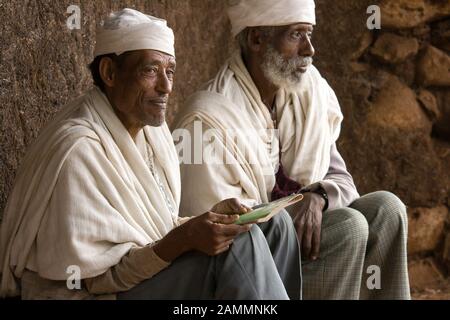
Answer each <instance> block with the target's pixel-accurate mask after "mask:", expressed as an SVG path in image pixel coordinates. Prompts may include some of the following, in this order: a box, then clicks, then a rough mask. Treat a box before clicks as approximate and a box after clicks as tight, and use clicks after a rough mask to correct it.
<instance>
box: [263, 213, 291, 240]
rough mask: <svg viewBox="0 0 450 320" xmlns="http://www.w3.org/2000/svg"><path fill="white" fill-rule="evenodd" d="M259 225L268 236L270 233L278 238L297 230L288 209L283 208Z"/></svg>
mask: <svg viewBox="0 0 450 320" xmlns="http://www.w3.org/2000/svg"><path fill="white" fill-rule="evenodd" d="M259 226H260V228H261V230H262V231H263V232H264V234H266V236H267V235H268V233H270V234H271V235H272V236H275V237H277V238H280V237H284V236H286V235H287V234H288V233H289V232H294V231H295V229H294V226H293V222H292V218H291V216H290V215H289V213H288V212H287V211H286V210H282V211H281V212H280V213H278V214H276V215H275V216H273V217H272V219H270V220H269V221H268V222H266V223H264V224H260V225H259Z"/></svg>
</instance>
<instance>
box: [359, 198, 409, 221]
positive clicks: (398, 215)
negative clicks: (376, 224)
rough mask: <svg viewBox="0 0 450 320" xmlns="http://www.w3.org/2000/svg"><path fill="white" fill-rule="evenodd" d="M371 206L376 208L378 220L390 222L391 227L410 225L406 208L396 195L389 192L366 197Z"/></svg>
mask: <svg viewBox="0 0 450 320" xmlns="http://www.w3.org/2000/svg"><path fill="white" fill-rule="evenodd" d="M364 197H365V198H366V197H367V199H368V201H369V202H370V203H371V205H374V206H376V209H377V210H376V212H377V218H379V219H382V220H383V221H386V222H389V223H390V224H391V225H392V224H396V225H404V226H405V227H406V226H407V224H408V216H407V211H406V206H405V204H404V203H403V202H402V200H400V198H399V197H397V196H396V195H395V194H393V193H392V192H389V191H376V192H372V193H369V194H367V195H365V196H364Z"/></svg>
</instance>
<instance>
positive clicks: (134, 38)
mask: <svg viewBox="0 0 450 320" xmlns="http://www.w3.org/2000/svg"><path fill="white" fill-rule="evenodd" d="M96 40H97V43H96V45H95V50H94V57H97V56H100V55H104V54H109V53H116V54H117V55H120V54H122V53H124V52H125V51H133V50H144V49H152V50H157V51H161V52H164V53H167V54H170V55H172V56H175V47H174V43H175V37H174V34H173V31H172V29H170V28H169V27H168V26H167V22H166V21H165V20H163V19H159V18H156V17H153V16H149V15H146V14H143V13H142V12H139V11H136V10H133V9H128V8H126V9H123V10H121V11H118V12H114V13H111V14H110V15H109V17H108V18H106V20H105V21H104V23H103V25H102V26H100V27H99V28H98V29H97V39H96Z"/></svg>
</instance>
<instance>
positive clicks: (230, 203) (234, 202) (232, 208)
mask: <svg viewBox="0 0 450 320" xmlns="http://www.w3.org/2000/svg"><path fill="white" fill-rule="evenodd" d="M211 211H212V212H215V213H221V214H244V213H247V212H249V211H251V208H249V207H247V206H246V205H244V204H242V203H241V202H240V201H239V200H238V199H236V198H230V199H226V200H222V201H220V202H219V203H217V204H216V205H214V207H212V209H211Z"/></svg>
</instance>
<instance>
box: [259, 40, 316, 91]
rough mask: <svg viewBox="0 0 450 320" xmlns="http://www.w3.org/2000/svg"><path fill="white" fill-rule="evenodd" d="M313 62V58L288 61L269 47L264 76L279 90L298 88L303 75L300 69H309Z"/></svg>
mask: <svg viewBox="0 0 450 320" xmlns="http://www.w3.org/2000/svg"><path fill="white" fill-rule="evenodd" d="M312 62H313V59H312V58H311V57H301V56H298V57H295V58H291V59H288V60H286V59H285V58H284V57H283V56H282V55H281V54H280V53H279V52H278V51H277V50H275V48H274V47H272V46H269V47H268V48H267V51H266V53H265V54H264V61H263V63H262V65H261V67H262V70H263V72H264V75H265V76H266V77H267V79H268V80H270V81H271V82H272V83H273V84H274V85H276V86H277V87H279V88H284V89H289V88H295V87H297V86H298V84H299V83H300V81H301V80H302V76H303V73H302V72H300V71H299V70H298V69H299V68H300V67H305V66H306V67H309V66H310V65H311V64H312Z"/></svg>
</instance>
